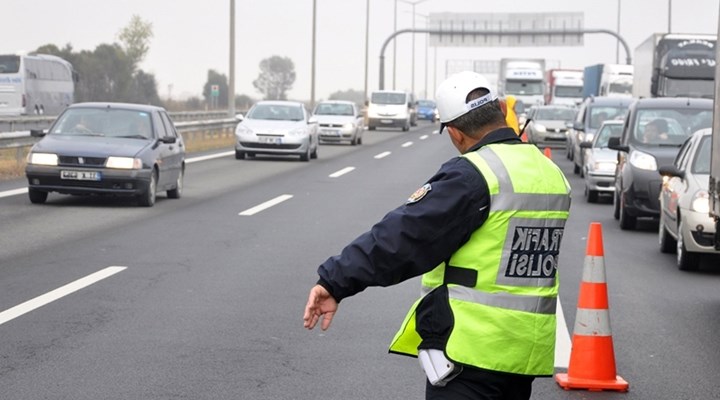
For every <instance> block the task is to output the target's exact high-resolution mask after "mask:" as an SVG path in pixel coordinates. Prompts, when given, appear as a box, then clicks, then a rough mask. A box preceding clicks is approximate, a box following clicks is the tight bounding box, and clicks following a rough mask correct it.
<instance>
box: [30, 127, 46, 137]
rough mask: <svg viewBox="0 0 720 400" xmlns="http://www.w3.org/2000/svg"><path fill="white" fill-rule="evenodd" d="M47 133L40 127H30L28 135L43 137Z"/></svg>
mask: <svg viewBox="0 0 720 400" xmlns="http://www.w3.org/2000/svg"><path fill="white" fill-rule="evenodd" d="M46 134H47V133H46V132H45V131H44V130H42V129H30V136H32V137H43V136H45V135H46Z"/></svg>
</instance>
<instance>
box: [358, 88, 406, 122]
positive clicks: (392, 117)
mask: <svg viewBox="0 0 720 400" xmlns="http://www.w3.org/2000/svg"><path fill="white" fill-rule="evenodd" d="M416 106H417V103H416V101H415V98H414V96H413V95H412V94H411V93H407V92H402V91H396V90H378V91H374V92H372V94H371V95H370V101H369V102H368V109H367V115H368V130H371V131H374V130H375V128H377V127H380V128H402V130H404V131H407V130H410V127H411V126H415V125H417V112H416Z"/></svg>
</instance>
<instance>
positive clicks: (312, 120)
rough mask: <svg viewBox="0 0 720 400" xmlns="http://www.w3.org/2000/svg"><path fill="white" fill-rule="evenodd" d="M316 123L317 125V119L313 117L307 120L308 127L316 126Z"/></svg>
mask: <svg viewBox="0 0 720 400" xmlns="http://www.w3.org/2000/svg"><path fill="white" fill-rule="evenodd" d="M317 123H318V119H317V117H315V116H313V117H310V119H309V120H308V125H310V124H317Z"/></svg>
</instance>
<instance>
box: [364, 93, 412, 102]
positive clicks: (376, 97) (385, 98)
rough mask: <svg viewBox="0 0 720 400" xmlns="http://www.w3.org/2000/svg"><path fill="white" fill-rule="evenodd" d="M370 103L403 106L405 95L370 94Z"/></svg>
mask: <svg viewBox="0 0 720 400" xmlns="http://www.w3.org/2000/svg"><path fill="white" fill-rule="evenodd" d="M371 102H372V103H374V104H405V94H404V93H388V92H376V93H373V94H372V97H371Z"/></svg>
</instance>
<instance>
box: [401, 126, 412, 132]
mask: <svg viewBox="0 0 720 400" xmlns="http://www.w3.org/2000/svg"><path fill="white" fill-rule="evenodd" d="M402 130H403V132H407V131H409V130H410V125H405V126H403V127H402Z"/></svg>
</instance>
